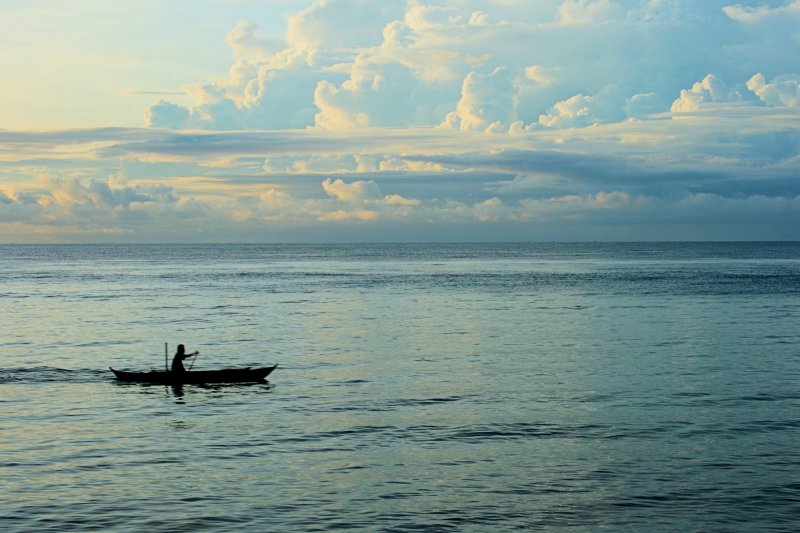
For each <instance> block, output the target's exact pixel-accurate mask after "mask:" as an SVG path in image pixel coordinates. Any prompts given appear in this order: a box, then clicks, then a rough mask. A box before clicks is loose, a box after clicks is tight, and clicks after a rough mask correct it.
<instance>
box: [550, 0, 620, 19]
mask: <svg viewBox="0 0 800 533" xmlns="http://www.w3.org/2000/svg"><path fill="white" fill-rule="evenodd" d="M623 14H624V11H623V8H622V7H621V6H618V5H617V4H616V3H615V2H613V1H612V0H564V1H563V3H562V4H561V5H560V6H559V7H558V20H559V22H560V23H562V24H598V23H603V22H609V21H611V20H614V19H617V18H619V17H620V16H622V15H623Z"/></svg>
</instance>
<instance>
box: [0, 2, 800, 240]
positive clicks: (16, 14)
mask: <svg viewBox="0 0 800 533" xmlns="http://www.w3.org/2000/svg"><path fill="white" fill-rule="evenodd" d="M0 76H2V78H0V79H1V80H2V83H0V243H27V242H30V243H37V242H56V243H57V242H67V243H80V242H122V243H127V242H167V243H169V242H397V241H405V242H430V241H595V240H597V241H648V240H651V241H660V240H800V0H739V1H737V0H703V1H702V2H698V1H697V0H535V1H533V0H381V1H380V2H378V1H375V0H316V1H313V0H304V1H300V0H283V1H282V0H272V1H256V0H215V1H212V0H172V1H170V2H164V1H163V0H159V1H156V0H140V1H138V2H128V1H122V0H73V1H71V2H63V1H60V0H58V1H57V0H3V2H1V3H0Z"/></svg>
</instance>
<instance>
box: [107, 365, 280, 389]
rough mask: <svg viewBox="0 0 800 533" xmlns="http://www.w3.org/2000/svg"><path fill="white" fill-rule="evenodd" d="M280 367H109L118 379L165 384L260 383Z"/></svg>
mask: <svg viewBox="0 0 800 533" xmlns="http://www.w3.org/2000/svg"><path fill="white" fill-rule="evenodd" d="M277 367H278V365H273V366H267V367H262V368H225V369H222V370H197V371H192V372H185V373H182V374H173V373H172V372H166V371H163V370H162V371H155V370H154V371H152V372H125V371H122V370H114V369H113V368H111V367H109V369H110V370H111V371H112V372H113V373H114V375H115V376H116V377H117V380H118V381H128V382H133V383H162V384H165V385H192V384H193V385H201V384H207V383H259V382H262V381H264V379H265V378H266V377H267V376H268V375H269V374H270V372H272V371H273V370H275V369H276V368H277Z"/></svg>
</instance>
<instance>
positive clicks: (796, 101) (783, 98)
mask: <svg viewBox="0 0 800 533" xmlns="http://www.w3.org/2000/svg"><path fill="white" fill-rule="evenodd" d="M747 88H748V89H750V90H751V91H753V92H754V93H755V94H756V95H757V96H758V98H759V99H760V100H761V101H762V102H764V103H765V104H767V105H770V106H786V107H798V106H800V79H798V78H795V77H790V76H778V77H776V78H775V79H773V80H772V81H771V82H769V83H767V81H766V78H765V77H764V75H763V74H761V73H759V74H755V75H753V77H752V78H750V79H749V80H748V81H747Z"/></svg>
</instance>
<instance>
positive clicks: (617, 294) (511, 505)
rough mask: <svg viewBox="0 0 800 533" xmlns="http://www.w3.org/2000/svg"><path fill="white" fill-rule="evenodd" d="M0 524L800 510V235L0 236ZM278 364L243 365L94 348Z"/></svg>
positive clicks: (541, 522)
mask: <svg viewBox="0 0 800 533" xmlns="http://www.w3.org/2000/svg"><path fill="white" fill-rule="evenodd" d="M0 280H1V281H0V530H2V531H4V532H6V531H8V532H13V531H164V532H166V531H244V530H247V531H304V532H305V531H348V530H352V531H513V530H520V531H643V530H648V531H748V532H749V531H760V532H766V531H798V530H800V243H637V244H453V245H443V244H436V245H433V244H432V245H329V246H328V245H196V246H192V245H185V246H155V245H154V246H140V245H107V246H78V245H70V246H39V245H36V246H0ZM165 342H168V343H169V349H170V355H171V354H172V353H173V352H174V346H175V345H176V344H178V343H184V344H186V346H187V348H188V349H189V350H190V351H193V350H199V351H200V352H201V355H200V357H198V358H197V359H196V362H195V363H194V364H195V367H194V368H195V369H213V368H222V367H236V366H257V365H262V364H263V365H265V364H270V363H279V365H280V366H279V367H278V369H277V370H276V371H275V372H274V373H273V374H272V375H270V377H269V382H268V383H264V384H255V385H228V386H221V385H217V386H185V387H183V388H182V389H173V388H171V387H164V386H147V385H137V384H121V383H117V382H116V381H114V380H113V376H112V374H111V373H110V372H109V371H108V367H109V366H113V367H115V368H120V369H130V370H147V369H158V368H163V366H164V343H165Z"/></svg>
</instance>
